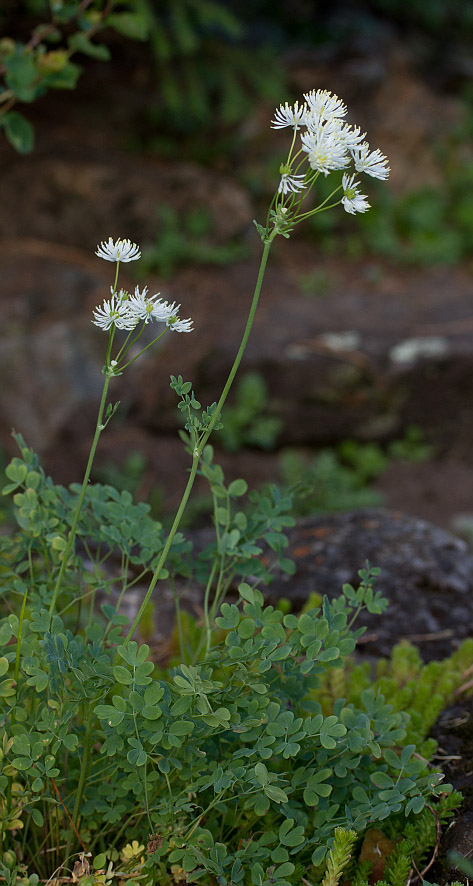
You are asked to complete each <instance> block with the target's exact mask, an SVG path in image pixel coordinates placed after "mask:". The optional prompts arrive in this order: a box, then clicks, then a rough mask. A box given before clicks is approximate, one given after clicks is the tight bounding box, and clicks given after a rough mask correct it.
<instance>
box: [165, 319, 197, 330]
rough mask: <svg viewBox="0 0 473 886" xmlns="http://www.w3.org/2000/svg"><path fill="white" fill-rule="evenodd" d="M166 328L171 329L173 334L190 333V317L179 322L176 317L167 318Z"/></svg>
mask: <svg viewBox="0 0 473 886" xmlns="http://www.w3.org/2000/svg"><path fill="white" fill-rule="evenodd" d="M166 326H167V327H168V328H169V329H173V330H174V332H192V320H191V318H190V317H188V319H187V320H179V317H176V316H173V317H169V319H168V320H167V322H166Z"/></svg>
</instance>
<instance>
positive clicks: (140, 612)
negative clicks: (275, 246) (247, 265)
mask: <svg viewBox="0 0 473 886" xmlns="http://www.w3.org/2000/svg"><path fill="white" fill-rule="evenodd" d="M275 236H276V232H275V231H273V232H272V233H271V234H270V235H269V236H268V238H267V239H266V240H265V241H264V248H263V255H262V256H261V263H260V267H259V271H258V277H257V280H256V286H255V291H254V293H253V299H252V302H251V306H250V310H249V314H248V319H247V321H246V326H245V331H244V333H243V337H242V340H241V343H240V347H239V348H238V352H237V355H236V357H235V360H234V363H233V366H232V368H231V370H230V373H229V375H228V378H227V381H226V383H225V386H224V388H223V391H222V393H221V395H220V399H219V401H218V403H217V407H216V409H215V412H214V414H213V417H212V420H211V421H210V424H209V426H208V427H207V428H206V430H205V432H204V434H203V435H202V437H201V439H200V442H199V444H198V446H196V447H195V449H194V452H193V455H192V468H191V471H190V474H189V479H188V481H187V484H186V488H185V489H184V493H183V495H182V499H181V503H180V505H179V508H178V510H177V513H176V516H175V518H174V522H173V524H172V526H171V529H170V532H169V535H168V537H167V540H166V544H165V546H164V548H163V551H162V554H161V556H160V558H159V562H158V565H157V566H156V569H155V571H154V574H153V577H152V579H151V582H150V585H149V588H148V590H147V592H146V594H145V597H144V599H143V602H142V604H141V606H140V608H139V610H138V612H137V614H136V617H135V620H134V622H133V624H132V626H131V628H130V630H129V631H128V634H127V635H126V637H125V643H128V642H129V641H130V639H131V637H132V636H133V634H134V632H135V630H136V628H137V627H138V625H139V623H140V621H141V618H142V615H143V613H144V611H145V609H146V606H147V605H148V602H149V600H150V597H151V594H152V593H153V591H154V588H155V586H156V584H157V582H158V579H159V576H160V574H161V571H162V569H163V567H164V564H165V562H166V558H167V555H168V553H169V549H170V547H171V545H172V543H173V540H174V536H175V534H176V532H177V530H178V528H179V525H180V522H181V519H182V515H183V513H184V510H185V507H186V505H187V501H188V499H189V496H190V494H191V491H192V487H193V485H194V480H195V478H196V475H197V469H198V467H199V461H200V456H201V455H202V452H203V450H204V447H205V446H206V444H207V441H208V439H209V437H210V435H211V433H212V431H213V429H214V427H215V424H216V422H217V420H218V418H219V415H220V413H221V411H222V408H223V405H224V403H225V400H226V399H227V397H228V392H229V390H230V388H231V386H232V383H233V380H234V378H235V375H236V373H237V370H238V367H239V365H240V363H241V360H242V357H243V354H244V353H245V348H246V345H247V343H248V339H249V337H250V332H251V328H252V326H253V322H254V319H255V313H256V308H257V306H258V300H259V296H260V292H261V287H262V285H263V279H264V273H265V270H266V265H267V262H268V255H269V250H270V249H271V244H272V242H273V240H274V238H275Z"/></svg>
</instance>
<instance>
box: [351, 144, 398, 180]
mask: <svg viewBox="0 0 473 886" xmlns="http://www.w3.org/2000/svg"><path fill="white" fill-rule="evenodd" d="M351 154H352V156H353V160H354V161H355V169H356V171H357V172H366V174H367V175H371V176H373V178H380V179H383V180H384V179H387V178H388V176H389V172H390V169H389V166H388V165H387V164H388V158H387V157H385V156H384V154H382V153H381V151H379V150H376V151H370V146H369V144H368V142H363V144H362V145H361V146H359V147H356V148H352V149H351Z"/></svg>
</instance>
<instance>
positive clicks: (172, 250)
mask: <svg viewBox="0 0 473 886" xmlns="http://www.w3.org/2000/svg"><path fill="white" fill-rule="evenodd" d="M158 215H159V227H158V232H157V235H156V242H155V244H154V245H153V246H151V247H148V248H147V249H144V250H143V256H142V264H141V270H142V273H143V274H144V273H156V274H160V275H161V276H162V277H171V276H172V275H173V273H174V272H175V270H176V268H180V267H182V266H184V265H187V264H204V265H205V264H208V265H227V264H231V263H232V262H234V261H238V260H239V259H241V258H244V257H245V256H246V254H247V249H246V247H245V246H244V244H242V243H241V242H238V241H231V242H228V243H215V235H214V221H213V218H212V215H211V213H210V212H209V211H208V210H207V208H206V207H205V206H195V207H194V208H193V209H190V210H188V211H186V212H183V213H182V214H180V213H178V212H176V210H175V209H173V208H172V207H171V206H167V205H166V204H162V205H161V206H160V207H159V210H158Z"/></svg>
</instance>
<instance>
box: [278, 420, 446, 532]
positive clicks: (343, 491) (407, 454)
mask: <svg viewBox="0 0 473 886" xmlns="http://www.w3.org/2000/svg"><path fill="white" fill-rule="evenodd" d="M432 454H433V447H432V446H430V445H429V444H428V443H426V442H425V441H424V436H423V433H422V430H421V428H419V427H418V426H417V425H411V426H410V427H408V428H407V429H406V432H405V435H404V437H403V438H402V439H400V440H393V441H392V442H391V443H389V444H388V445H387V447H386V449H385V450H384V449H383V448H382V447H381V446H380V445H379V444H377V443H360V442H359V441H357V440H352V439H348V440H344V441H342V443H340V444H339V446H338V447H337V448H336V450H333V449H323V450H321V451H320V452H319V453H318V454H317V455H316V456H315V457H314V458H312V459H311V460H309V459H308V458H307V456H306V455H304V454H303V453H301V452H300V451H299V450H297V449H290V448H288V449H285V450H283V451H282V453H281V456H280V472H281V476H282V481H283V484H284V485H287V486H288V487H289V488H290V489H291V491H292V493H293V494H294V497H295V512H296V513H297V514H298V515H300V516H305V515H307V514H314V513H327V512H328V513H330V512H331V511H343V510H350V509H351V508H360V507H376V506H378V505H382V504H383V503H384V499H383V496H382V494H381V493H379V492H377V491H376V490H374V489H372V488H371V486H370V484H371V483H372V481H373V480H376V479H377V478H378V477H380V476H381V475H382V474H383V473H384V471H386V470H387V468H388V467H389V464H390V463H391V461H394V460H400V461H410V462H421V461H424V460H425V459H427V458H430V457H431V456H432Z"/></svg>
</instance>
